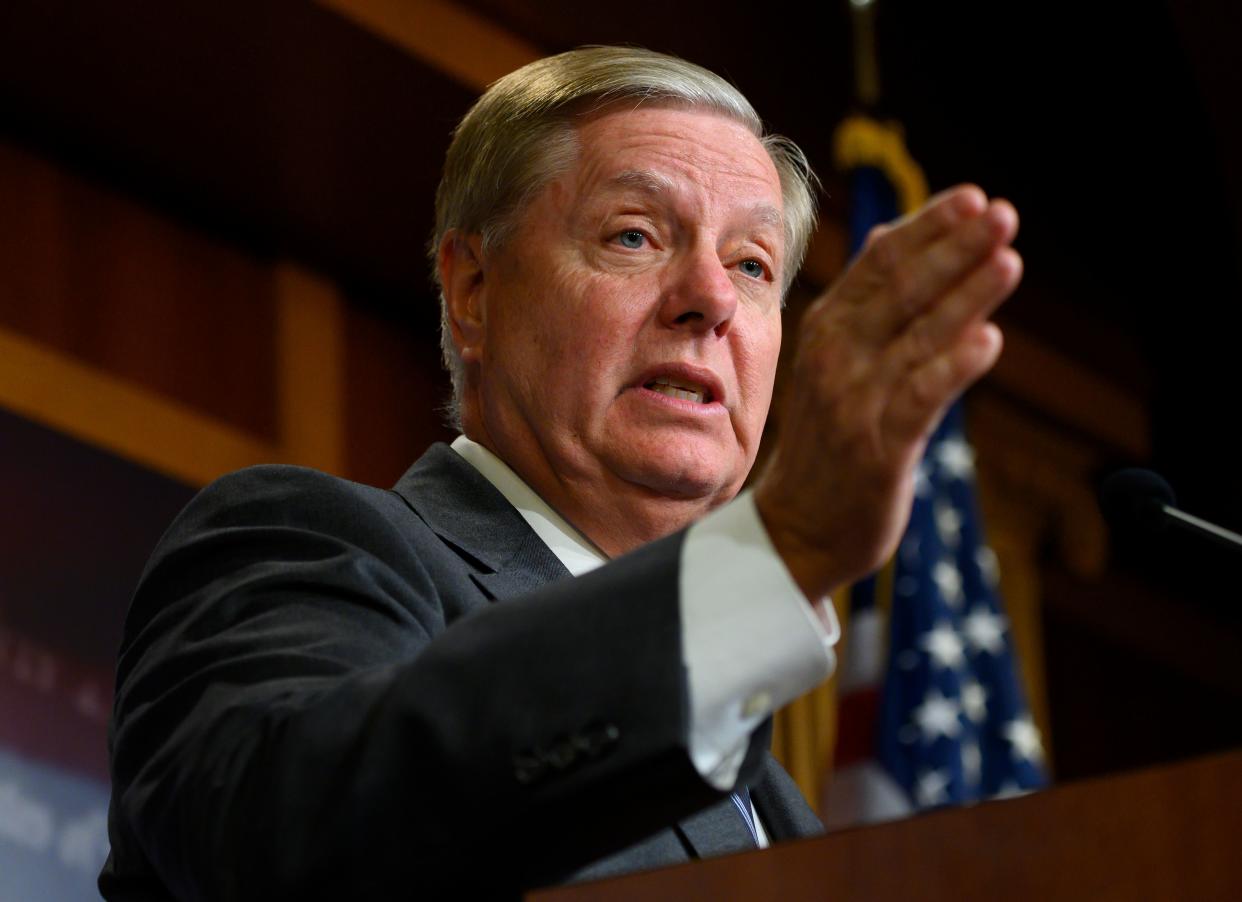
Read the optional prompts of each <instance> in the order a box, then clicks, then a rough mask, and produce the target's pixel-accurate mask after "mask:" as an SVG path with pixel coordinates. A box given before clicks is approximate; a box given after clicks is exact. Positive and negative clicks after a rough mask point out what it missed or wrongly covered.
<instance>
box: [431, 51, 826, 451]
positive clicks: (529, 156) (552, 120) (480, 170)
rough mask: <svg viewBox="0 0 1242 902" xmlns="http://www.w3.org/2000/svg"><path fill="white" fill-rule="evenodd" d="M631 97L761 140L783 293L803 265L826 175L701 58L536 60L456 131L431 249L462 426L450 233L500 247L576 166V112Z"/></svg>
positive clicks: (486, 248)
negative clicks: (774, 190)
mask: <svg viewBox="0 0 1242 902" xmlns="http://www.w3.org/2000/svg"><path fill="white" fill-rule="evenodd" d="M625 101H633V102H634V103H635V104H636V105H637V104H641V103H645V102H654V103H659V104H671V105H676V106H686V107H692V108H695V109H705V110H710V111H714V112H717V113H720V114H722V115H724V116H728V117H729V118H731V119H734V120H735V121H737V122H739V123H741V124H742V125H744V126H745V127H746V128H747V129H748V130H749V131H750V132H751V134H753V135H754V136H755V137H756V138H758V139H759V141H760V143H762V144H763V146H764V147H765V148H766V149H767V151H768V155H769V156H770V157H771V158H772V163H773V165H775V167H776V171H777V173H778V175H779V176H780V180H781V195H782V202H783V205H784V208H785V247H786V258H785V268H784V271H783V272H782V273H781V294H782V297H783V296H784V293H785V292H786V291H787V290H788V289H789V285H790V283H792V282H793V278H794V275H795V274H796V273H797V272H798V269H799V267H801V265H802V259H803V257H804V256H805V255H806V248H807V245H808V244H809V242H810V238H811V233H812V231H813V230H814V228H815V186H816V184H817V183H818V180H817V179H816V177H815V174H814V173H813V172H812V171H811V167H810V164H809V163H808V162H807V159H806V155H805V154H803V152H802V151H801V150H800V149H799V148H798V146H797V145H796V144H794V142H792V141H790V140H789V139H788V138H783V137H781V136H780V135H770V134H766V133H765V132H764V128H763V122H762V120H761V119H760V118H759V115H758V114H757V113H756V112H755V110H754V107H752V106H751V105H750V101H748V100H747V99H746V98H745V97H743V96H742V93H741V92H740V91H738V90H737V88H735V87H733V86H732V85H731V84H729V83H728V82H727V81H725V80H724V79H723V78H721V77H720V76H718V75H716V74H715V73H714V72H709V71H708V70H707V69H704V68H702V67H701V66H696V65H695V64H693V63H689V62H686V61H685V60H682V59H678V58H677V57H675V56H668V55H666V54H663V53H656V52H654V51H651V50H644V49H642V48H639V47H581V48H579V49H577V50H571V51H569V52H568V53H561V54H558V55H556V56H550V57H546V58H545V59H541V60H536V61H535V62H533V63H530V64H529V65H526V66H523V67H522V68H521V69H518V70H516V71H514V72H510V73H509V74H508V75H506V76H504V77H503V78H501V79H499V80H497V81H495V82H494V83H492V85H491V86H490V87H489V88H488V89H487V91H486V92H484V94H483V96H482V97H480V98H479V99H478V101H477V102H476V103H475V104H474V106H473V107H471V108H470V111H469V112H468V113H466V115H465V117H464V118H463V119H462V120H461V123H460V124H459V125H458V126H457V129H456V131H455V132H454V134H453V141H452V144H450V145H449V149H448V154H447V155H446V157H445V161H444V175H443V177H442V178H441V179H440V187H439V188H438V189H437V191H436V228H435V234H434V236H433V237H432V240H431V245H430V256H431V267H432V273H433V276H434V278H435V280H436V284H437V287H439V289H440V347H441V350H442V351H443V353H444V365H445V368H446V369H447V370H448V371H449V374H450V375H451V376H452V379H453V399H452V402H451V404H450V405H449V408H448V411H447V412H448V415H449V418H450V420H451V421H452V423H453V424H454V425H456V426H458V427H460V425H461V398H462V392H463V389H464V383H465V367H464V366H463V365H462V361H461V357H460V355H459V354H458V352H457V347H456V345H455V344H454V343H453V333H452V329H451V328H450V327H449V313H448V303H447V302H446V300H445V297H444V291H443V288H444V286H443V285H441V284H440V273H439V268H438V266H437V257H438V254H439V250H440V245H441V243H442V242H443V241H444V237H445V235H447V234H448V232H449V231H450V230H452V229H456V230H458V231H460V232H462V233H464V234H477V235H479V236H481V238H482V245H483V252H484V253H485V254H487V253H490V252H492V251H494V250H496V249H498V248H500V247H501V246H502V245H503V244H504V242H505V241H506V240H507V239H508V237H509V236H510V234H511V233H512V231H513V229H514V227H515V226H516V225H517V223H518V221H519V220H520V218H521V212H522V211H523V210H524V209H525V208H526V206H527V204H528V203H529V202H530V201H531V200H532V199H533V198H534V196H535V195H536V194H537V193H538V192H539V191H540V189H542V188H543V187H544V186H545V185H547V184H548V183H549V182H551V181H553V180H554V179H555V178H557V177H558V176H559V175H561V174H563V173H564V172H566V171H568V170H569V168H570V167H571V166H572V165H573V163H574V161H575V159H576V157H577V153H578V145H577V141H576V138H575V135H574V121H575V119H576V118H577V117H580V116H582V115H585V114H589V113H591V112H595V111H598V110H600V109H602V108H604V107H606V106H609V105H611V104H614V103H619V102H625Z"/></svg>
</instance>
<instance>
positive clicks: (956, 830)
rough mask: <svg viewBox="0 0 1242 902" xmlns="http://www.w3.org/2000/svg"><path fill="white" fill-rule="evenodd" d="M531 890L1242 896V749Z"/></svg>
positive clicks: (1006, 899)
mask: <svg viewBox="0 0 1242 902" xmlns="http://www.w3.org/2000/svg"><path fill="white" fill-rule="evenodd" d="M527 899H529V900H531V902H604V900H644V902H646V900H650V899H677V900H685V899H689V900H699V899H702V900H708V899H710V900H719V899H780V900H782V902H786V900H792V902H797V900H803V899H816V900H832V902H847V900H869V902H874V900H886V899H902V900H909V899H919V900H924V899H946V900H955V902H960V900H969V899H979V900H989V902H993V900H1002V902H1018V900H1028V899H1029V900H1039V902H1048V900H1060V899H1090V900H1109V899H1117V900H1127V902H1129V900H1136V899H1151V900H1161V902H1164V900H1169V902H1181V900H1209V899H1211V900H1215V899H1219V900H1242V750H1239V751H1234V752H1230V753H1227V754H1223V755H1217V756H1213V757H1209V758H1203V759H1199V760H1195V761H1190V762H1186V763H1181V764H1175V765H1170V766H1165V767H1160V768H1154V769H1152V770H1146V771H1139V772H1135V773H1129V774H1123V775H1119V776H1112V777H1106V778H1101V779H1095V780H1088V781H1084V782H1081V783H1074V784H1069V785H1065V786H1059V787H1055V788H1053V789H1049V790H1046V791H1044V792H1039V793H1035V794H1032V795H1028V796H1023V797H1021V798H1016V799H1007V800H1003V801H994V802H987V803H984V804H981V805H977V806H974V807H971V808H956V809H951V810H944V811H938V812H933V813H931V814H925V815H921V816H918V817H913V818H909V819H907V820H902V821H896V822H893V823H889V824H881V825H879V826H874V827H862V828H857V829H852V830H843V831H840V832H837V833H831V834H828V835H827V836H822V837H818V838H816V839H808V840H803V841H800V842H794V843H787V844H784V845H780V846H777V847H775V848H772V849H767V850H763V851H754V852H745V853H741V854H738V855H730V856H727V857H724V858H717V859H713V860H710V861H702V862H694V863H692V864H687V865H683V866H679V867H673V868H667V869H665V870H660V871H649V872H647V873H643V874H633V875H630V876H627V877H620V878H617V879H613V880H603V881H600V882H598V883H589V884H579V885H577V886H569V887H560V888H557V889H549V890H541V891H538V892H535V893H532V894H530V895H528V896H527Z"/></svg>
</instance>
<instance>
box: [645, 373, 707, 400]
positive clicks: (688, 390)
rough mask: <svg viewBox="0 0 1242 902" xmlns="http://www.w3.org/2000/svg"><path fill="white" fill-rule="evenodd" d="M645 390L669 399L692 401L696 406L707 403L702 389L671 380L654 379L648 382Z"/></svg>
mask: <svg viewBox="0 0 1242 902" xmlns="http://www.w3.org/2000/svg"><path fill="white" fill-rule="evenodd" d="M647 388H649V389H651V390H652V391H658V392H659V393H660V394H662V395H668V396H669V397H670V398H679V399H680V400H682V401H693V402H694V403H696V404H704V403H706V401H707V396H706V392H704V391H703V389H701V388H698V387H696V386H694V385H690V384H688V383H685V382H677V381H674V380H672V379H665V378H660V379H656V380H655V381H653V382H648V383H647Z"/></svg>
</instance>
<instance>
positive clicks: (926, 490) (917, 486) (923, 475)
mask: <svg viewBox="0 0 1242 902" xmlns="http://www.w3.org/2000/svg"><path fill="white" fill-rule="evenodd" d="M931 491H932V484H931V467H929V466H928V465H927V461H925V460H920V461H919V465H918V466H917V467H915V468H914V495H915V497H916V498H927V497H928V496H930V495H931Z"/></svg>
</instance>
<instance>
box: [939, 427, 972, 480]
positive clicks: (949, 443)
mask: <svg viewBox="0 0 1242 902" xmlns="http://www.w3.org/2000/svg"><path fill="white" fill-rule="evenodd" d="M934 453H935V455H936V463H938V464H940V468H941V469H942V470H944V472H945V473H946V474H948V475H949V477H950V478H952V479H969V478H970V477H971V476H973V475H974V474H975V452H974V451H973V450H972V449H971V447H970V445H968V444H966V441H965V439H963V438H962V437H961V436H958V435H954V436H950V437H949V438H946V439H945V440H944V441H942V442H941V443H940V444H938V445H936V448H935V451H934Z"/></svg>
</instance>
